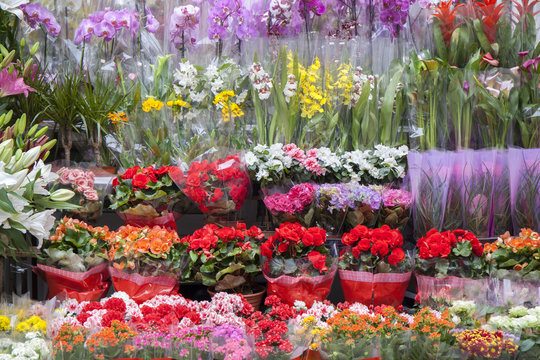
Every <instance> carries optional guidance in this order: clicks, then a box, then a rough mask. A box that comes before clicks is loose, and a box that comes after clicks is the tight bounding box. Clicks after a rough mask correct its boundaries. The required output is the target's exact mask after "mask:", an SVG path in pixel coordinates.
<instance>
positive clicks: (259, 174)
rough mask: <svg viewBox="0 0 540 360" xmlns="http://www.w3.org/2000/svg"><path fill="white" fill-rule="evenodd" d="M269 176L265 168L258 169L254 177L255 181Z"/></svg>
mask: <svg viewBox="0 0 540 360" xmlns="http://www.w3.org/2000/svg"><path fill="white" fill-rule="evenodd" d="M269 176H270V174H269V173H268V171H267V170H266V169H260V170H259V171H258V172H257V174H255V178H256V179H257V181H261V180H263V179H267V178H268V177H269Z"/></svg>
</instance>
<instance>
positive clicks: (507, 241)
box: [484, 229, 540, 305]
mask: <svg viewBox="0 0 540 360" xmlns="http://www.w3.org/2000/svg"><path fill="white" fill-rule="evenodd" d="M539 245H540V235H539V234H538V233H537V232H534V231H532V230H531V229H522V230H521V232H520V233H519V236H516V237H512V236H510V234H509V233H508V232H506V233H505V234H503V235H501V236H500V237H499V238H498V239H497V241H495V242H493V243H491V244H489V243H488V244H485V245H484V252H485V254H486V259H487V260H488V261H490V265H491V271H490V275H491V277H492V285H493V286H494V287H495V289H496V291H495V294H496V297H497V302H498V303H499V304H500V305H507V304H513V305H522V304H525V303H530V304H533V305H538V291H539V289H540V272H539V271H540V262H539V259H538V256H539V255H538V246H539Z"/></svg>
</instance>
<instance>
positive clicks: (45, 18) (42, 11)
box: [20, 3, 61, 36]
mask: <svg viewBox="0 0 540 360" xmlns="http://www.w3.org/2000/svg"><path fill="white" fill-rule="evenodd" d="M20 9H21V10H22V12H23V14H24V19H25V20H26V22H27V23H28V25H29V26H30V27H31V28H32V29H35V28H37V27H38V26H40V25H43V26H44V27H45V30H46V31H47V32H48V33H49V34H51V35H52V36H58V34H59V33H60V30H61V27H60V24H59V23H58V21H56V18H55V17H54V15H53V14H52V13H51V12H50V11H49V10H48V9H46V8H44V7H43V6H41V4H40V3H33V4H22V5H21V6H20Z"/></svg>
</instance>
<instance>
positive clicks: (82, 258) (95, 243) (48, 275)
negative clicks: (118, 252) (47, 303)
mask: <svg viewBox="0 0 540 360" xmlns="http://www.w3.org/2000/svg"><path fill="white" fill-rule="evenodd" d="M109 236H110V232H109V229H108V228H107V227H106V226H105V227H92V226H90V225H88V224H86V223H84V222H82V221H80V220H78V219H72V218H68V217H64V218H63V219H62V220H61V221H60V222H59V223H58V225H57V226H56V231H55V233H54V235H52V236H51V237H50V238H49V239H48V240H46V241H45V242H44V243H43V246H42V248H41V251H42V254H43V256H44V260H43V264H39V265H38V272H39V273H40V274H41V275H43V277H44V278H45V281H46V282H47V286H48V298H52V297H54V296H57V295H60V294H63V295H65V296H67V297H71V298H75V299H78V300H96V299H99V298H100V297H102V296H104V295H105V293H106V292H107V290H108V289H109V283H108V282H107V279H108V278H109V274H108V270H107V264H106V261H107V239H108V237H109Z"/></svg>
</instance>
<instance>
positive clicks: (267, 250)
mask: <svg viewBox="0 0 540 360" xmlns="http://www.w3.org/2000/svg"><path fill="white" fill-rule="evenodd" d="M272 247H273V244H269V242H268V241H266V242H264V243H262V244H261V255H262V256H264V257H267V258H269V259H271V258H272V249H271V248H272Z"/></svg>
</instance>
